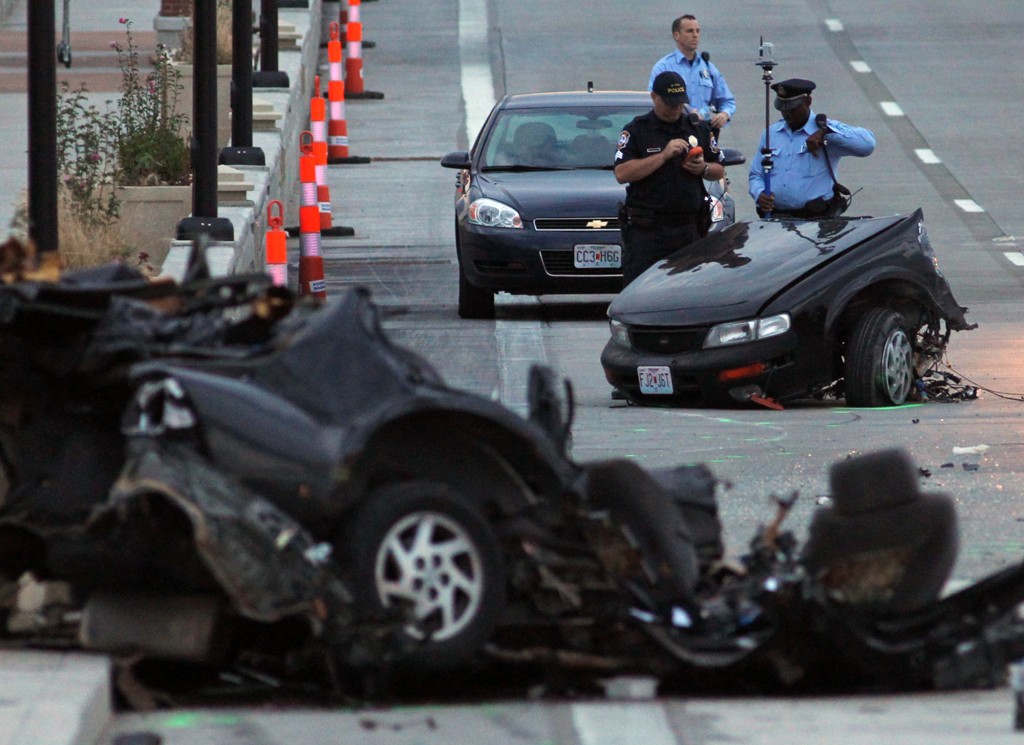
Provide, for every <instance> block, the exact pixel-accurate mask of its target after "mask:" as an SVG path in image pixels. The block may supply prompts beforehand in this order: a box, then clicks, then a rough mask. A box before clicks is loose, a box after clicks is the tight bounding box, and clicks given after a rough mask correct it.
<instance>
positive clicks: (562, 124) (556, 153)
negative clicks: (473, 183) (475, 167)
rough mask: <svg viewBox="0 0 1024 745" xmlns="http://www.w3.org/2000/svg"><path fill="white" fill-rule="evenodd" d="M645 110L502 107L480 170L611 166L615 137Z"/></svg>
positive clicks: (491, 132)
mask: <svg viewBox="0 0 1024 745" xmlns="http://www.w3.org/2000/svg"><path fill="white" fill-rule="evenodd" d="M649 108H650V107H649V106H639V107H637V106H616V107H612V106H607V107H597V106H587V107H576V108H565V109H553V108H543V109H540V108H538V109H506V110H504V111H501V112H499V114H498V118H497V120H496V121H495V123H494V126H493V127H492V128H491V131H490V136H489V137H488V138H487V141H486V142H485V143H484V145H483V148H484V149H483V157H482V158H481V160H480V168H481V170H485V171H499V170H500V171H504V170H509V171H515V170H560V169H566V168H568V169H575V168H607V169H610V168H611V167H612V161H613V158H614V156H615V147H616V144H617V142H618V139H619V133H620V132H621V131H622V130H623V128H624V127H625V126H626V124H628V123H629V121H630V120H631V119H633V117H635V116H637V115H639V114H643V113H645V112H646V111H647V110H648V109H649Z"/></svg>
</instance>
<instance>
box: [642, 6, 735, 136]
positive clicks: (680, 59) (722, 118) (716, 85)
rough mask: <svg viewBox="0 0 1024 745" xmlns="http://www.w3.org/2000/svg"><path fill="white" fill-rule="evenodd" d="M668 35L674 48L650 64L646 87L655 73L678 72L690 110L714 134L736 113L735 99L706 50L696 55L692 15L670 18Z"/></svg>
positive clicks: (697, 31) (650, 85)
mask: <svg viewBox="0 0 1024 745" xmlns="http://www.w3.org/2000/svg"><path fill="white" fill-rule="evenodd" d="M672 38H673V39H675V41H676V47H678V49H677V50H676V51H675V52H672V53H671V54H667V55H665V56H664V57H662V58H661V59H660V60H658V61H657V62H655V63H654V67H653V68H652V69H651V78H650V81H649V82H648V84H647V90H653V89H654V79H655V78H656V77H658V73H662V72H666V71H671V72H677V73H679V75H680V76H682V78H683V80H684V81H685V82H686V95H687V96H689V97H690V108H691V110H693V111H696V112H697V113H698V114H699V115H700V117H701V119H703V120H704V121H706V122H707V123H708V124H709V125H710V126H711V129H712V130H713V131H714V132H715V134H716V135H717V134H718V132H719V131H720V130H721V129H722V127H724V126H725V125H726V123H727V122H728V121H729V120H730V119H732V117H733V114H735V113H736V98H735V97H734V96H733V95H732V91H731V90H729V86H728V85H726V83H725V78H724V77H722V73H721V72H719V71H718V68H717V67H715V66H714V65H713V64H711V62H710V61H709V59H708V54H707V52H704V53H703V54H697V47H698V46H700V24H699V23H697V19H696V18H695V17H694V16H692V15H683V16H679V18H677V19H675V20H674V21H672Z"/></svg>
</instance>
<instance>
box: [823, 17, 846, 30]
mask: <svg viewBox="0 0 1024 745" xmlns="http://www.w3.org/2000/svg"><path fill="white" fill-rule="evenodd" d="M825 27H826V28H827V29H828V30H829V31H832V32H834V33H839V32H840V31H842V30H843V22H842V21H840V20H839V19H838V18H826V19H825Z"/></svg>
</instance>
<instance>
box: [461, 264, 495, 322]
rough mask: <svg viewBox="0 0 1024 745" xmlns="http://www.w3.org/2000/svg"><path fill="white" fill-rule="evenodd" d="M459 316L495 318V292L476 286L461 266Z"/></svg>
mask: <svg viewBox="0 0 1024 745" xmlns="http://www.w3.org/2000/svg"><path fill="white" fill-rule="evenodd" d="M459 318H477V319H481V318H482V319H488V318H494V293H493V292H491V291H490V290H483V289H481V288H479V287H476V286H475V285H473V284H472V283H470V281H469V280H468V279H466V275H465V273H464V272H463V271H462V268H461V267H460V268H459Z"/></svg>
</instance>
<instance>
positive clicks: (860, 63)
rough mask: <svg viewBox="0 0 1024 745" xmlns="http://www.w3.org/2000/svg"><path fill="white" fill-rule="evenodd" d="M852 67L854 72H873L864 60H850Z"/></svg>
mask: <svg viewBox="0 0 1024 745" xmlns="http://www.w3.org/2000/svg"><path fill="white" fill-rule="evenodd" d="M850 67H852V68H853V71H854V72H871V67H870V66H869V65H868V63H867V62H865V61H864V60H859V59H855V60H850Z"/></svg>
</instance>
